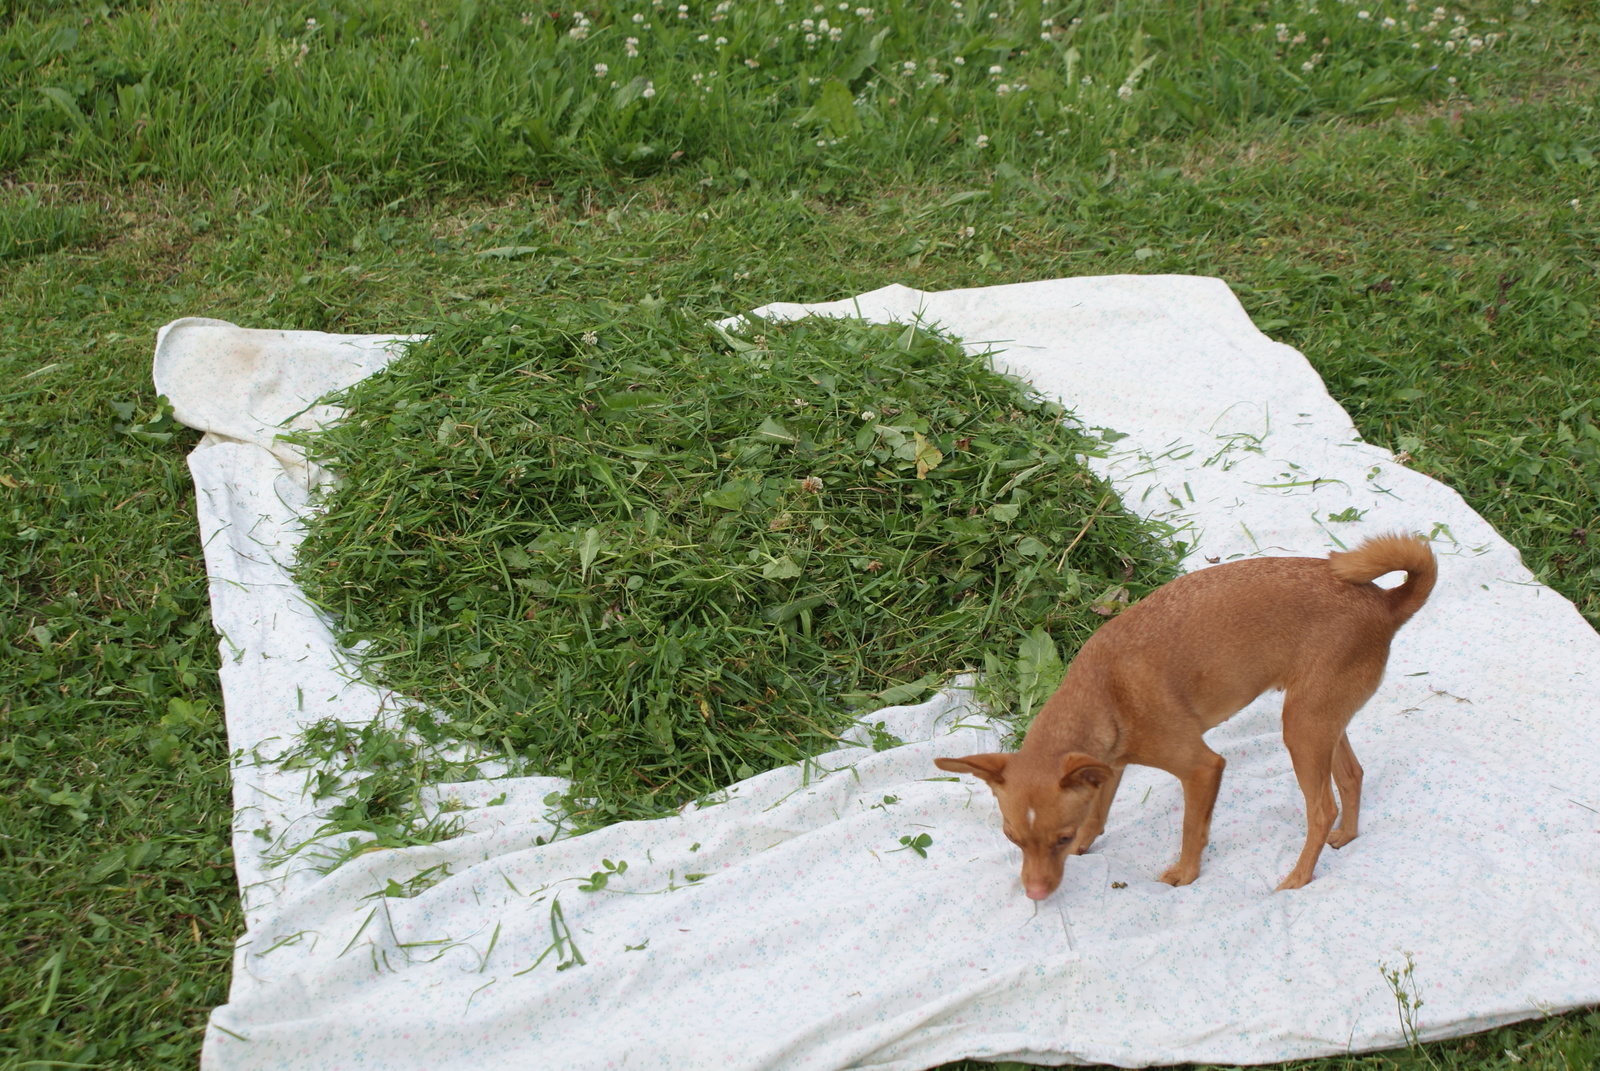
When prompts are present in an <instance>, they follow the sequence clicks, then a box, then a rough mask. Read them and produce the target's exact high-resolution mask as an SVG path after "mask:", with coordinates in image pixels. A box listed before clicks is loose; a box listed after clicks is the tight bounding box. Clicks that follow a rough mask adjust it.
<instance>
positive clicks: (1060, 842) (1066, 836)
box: [1056, 831, 1078, 848]
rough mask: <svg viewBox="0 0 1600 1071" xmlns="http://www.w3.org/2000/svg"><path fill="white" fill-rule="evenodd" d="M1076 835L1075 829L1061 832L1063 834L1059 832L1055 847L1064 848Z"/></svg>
mask: <svg viewBox="0 0 1600 1071" xmlns="http://www.w3.org/2000/svg"><path fill="white" fill-rule="evenodd" d="M1077 835H1078V834H1077V832H1076V831H1074V832H1071V833H1063V834H1061V836H1059V837H1057V838H1056V847H1057V848H1065V847H1066V846H1067V845H1069V844H1071V843H1072V839H1073V838H1074V837H1076V836H1077Z"/></svg>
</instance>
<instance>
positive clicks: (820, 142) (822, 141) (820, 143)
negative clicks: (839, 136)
mask: <svg viewBox="0 0 1600 1071" xmlns="http://www.w3.org/2000/svg"><path fill="white" fill-rule="evenodd" d="M827 147H828V139H827V138H818V139H817V148H819V149H826V148H827Z"/></svg>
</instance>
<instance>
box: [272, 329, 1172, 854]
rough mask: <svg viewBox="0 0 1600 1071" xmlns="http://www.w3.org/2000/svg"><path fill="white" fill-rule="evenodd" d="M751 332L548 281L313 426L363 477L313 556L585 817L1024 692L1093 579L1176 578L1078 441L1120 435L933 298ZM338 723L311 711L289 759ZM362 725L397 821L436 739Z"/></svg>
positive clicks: (436, 686)
mask: <svg viewBox="0 0 1600 1071" xmlns="http://www.w3.org/2000/svg"><path fill="white" fill-rule="evenodd" d="M742 336H743V337H740V336H737V335H732V334H728V333H726V332H721V333H716V334H714V333H713V331H712V330H711V329H709V328H708V327H707V326H706V324H705V323H704V322H703V321H701V320H699V319H697V318H694V317H692V316H684V315H682V314H679V313H675V312H672V311H670V310H667V309H664V308H659V307H656V308H651V307H642V308H635V309H632V310H629V311H628V312H626V313H617V312H612V311H608V310H606V309H604V308H601V307H598V306H594V305H580V304H576V303H573V302H570V301H568V302H561V303H559V304H558V303H545V304H543V305H533V306H529V307H525V308H520V309H518V310H516V311H511V310H507V311H504V312H500V313H497V314H494V315H492V316H485V317H483V318H480V319H477V320H474V321H472V322H471V323H469V324H467V325H462V326H453V327H446V328H443V329H441V330H440V331H439V332H438V333H437V334H435V335H434V337H433V338H431V339H430V340H429V341H428V342H426V343H422V344H419V345H415V346H412V347H410V349H409V351H408V352H407V354H406V355H405V356H403V357H402V358H400V359H399V360H397V361H396V362H395V364H394V365H392V366H391V367H390V369H389V370H387V371H386V372H384V373H382V374H380V375H378V376H375V377H373V378H372V379H370V380H368V381H366V382H364V383H362V384H360V385H358V386H356V387H355V388H353V389H352V390H351V391H349V392H348V394H347V395H345V396H344V397H343V398H342V404H344V405H346V406H348V408H349V417H348V419H346V420H345V421H343V422H342V423H341V424H339V425H338V426H337V427H335V428H334V429H332V430H330V431H328V432H325V433H322V434H319V435H316V436H313V437H311V438H310V439H309V440H308V441H309V446H310V448H311V450H312V451H313V456H315V457H317V458H318V460H319V461H321V462H322V463H323V464H325V465H327V466H328V467H329V468H330V469H331V470H332V471H334V472H335V473H337V474H338V476H339V477H340V482H339V484H338V485H337V489H336V490H335V491H333V492H332V493H331V494H330V495H329V496H328V497H327V500H326V503H325V504H326V510H325V512H323V513H321V514H319V515H318V516H316V517H315V519H314V520H313V522H312V524H311V526H310V530H309V534H308V536H307V538H306V541H305V543H304V544H303V545H302V547H301V551H300V561H299V567H298V570H297V575H298V577H299V579H300V581H301V583H302V585H303V586H304V587H305V589H306V590H307V592H308V594H309V595H310V597H311V598H312V600H313V601H314V602H316V603H317V604H319V605H320V606H322V607H323V608H324V609H325V610H327V611H328V612H329V613H330V614H331V616H332V618H333V620H334V621H335V622H336V623H337V626H338V628H339V629H340V630H341V632H342V634H343V635H342V638H343V639H344V640H345V641H346V642H348V643H352V644H355V643H359V644H360V645H361V647H360V655H359V659H360V662H361V664H362V665H364V666H365V667H366V668H367V669H368V670H369V671H370V672H371V673H372V675H373V676H374V677H375V678H376V679H377V680H379V681H381V682H382V683H384V684H385V685H387V686H389V687H392V688H394V689H396V690H397V691H399V692H400V693H401V694H402V695H404V696H405V697H407V698H408V699H409V700H410V701H411V702H412V703H413V704H424V706H420V707H414V708H413V709H411V710H409V711H407V712H406V714H405V716H404V719H403V728H404V729H405V730H409V731H411V732H412V733H415V734H417V735H418V736H420V738H421V739H422V740H425V741H427V742H428V743H446V742H450V743H454V742H468V743H471V742H476V743H477V744H478V745H479V746H480V747H482V748H485V749H486V750H487V751H488V753H489V754H491V755H496V754H497V755H498V757H501V758H506V759H511V760H512V762H513V763H514V765H516V766H517V767H518V768H531V770H532V771H536V772H540V773H556V774H561V775H564V776H568V777H571V778H573V780H574V787H573V791H572V793H571V799H572V801H574V802H573V803H572V804H571V806H573V807H574V808H575V811H576V813H575V814H574V816H573V817H574V820H575V821H576V822H578V823H579V824H580V825H594V824H599V823H600V822H603V821H610V820H615V819H617V818H632V817H644V816H648V815H655V814H660V813H662V812H663V811H664V810H666V809H669V808H672V807H675V806H677V805H679V804H681V803H683V802H684V801H685V800H687V799H689V798H692V797H696V796H700V795H703V794H705V793H708V792H711V791H713V790H715V789H717V788H720V787H722V786H724V785H726V784H729V783H731V782H733V781H736V780H739V779H742V778H745V777H750V776H752V775H753V774H755V773H756V772H758V771H760V770H764V769H768V768H771V767H773V766H778V765H784V764H787V763H792V762H796V761H799V760H800V759H801V758H803V757H805V756H808V755H813V754H816V753H818V752H820V751H823V750H829V749H831V748H833V747H836V746H837V744H836V743H835V741H836V739H837V733H838V732H839V731H841V730H842V729H844V728H846V727H847V726H848V725H849V724H851V722H852V717H853V715H855V714H857V713H859V712H860V711H862V710H868V711H870V710H871V709H872V708H873V707H876V706H884V705H889V704H892V703H897V702H901V703H903V702H910V701H915V700H917V699H919V698H920V697H921V696H923V695H924V694H926V693H927V692H928V691H929V690H930V689H931V688H932V687H934V686H936V685H937V684H939V683H941V682H942V681H944V680H946V679H947V678H948V676H949V674H950V673H951V672H953V671H959V670H962V669H966V670H969V671H973V670H983V669H985V668H987V669H988V670H989V671H990V672H989V674H988V679H989V680H990V681H991V684H992V687H993V689H994V691H995V695H996V701H997V702H998V703H999V704H1002V705H1003V704H1004V703H1005V702H1006V701H1007V700H1008V699H1015V698H1020V699H1021V702H1022V709H1020V710H1019V711H1018V713H1019V714H1020V715H1022V716H1023V717H1026V716H1027V715H1028V714H1029V713H1030V712H1031V710H1032V709H1034V708H1035V707H1036V705H1037V703H1038V702H1039V701H1040V700H1041V699H1042V698H1043V695H1042V694H1041V691H1042V692H1043V693H1046V694H1047V692H1048V690H1050V689H1051V688H1053V687H1054V684H1055V683H1056V681H1055V680H1054V679H1053V678H1054V677H1056V676H1059V673H1060V668H1061V661H1060V659H1059V656H1058V654H1057V645H1058V644H1063V645H1065V647H1066V649H1067V651H1068V652H1069V656H1070V652H1072V651H1075V650H1076V649H1077V647H1078V646H1079V644H1081V643H1082V642H1083V640H1084V639H1086V638H1087V637H1088V636H1089V634H1090V633H1091V632H1092V631H1093V628H1094V624H1095V623H1096V622H1097V621H1098V620H1100V618H1098V617H1097V616H1096V612H1097V611H1096V607H1097V606H1099V607H1100V608H1101V609H1106V602H1107V601H1108V600H1109V599H1110V597H1111V596H1112V595H1113V593H1115V592H1118V591H1122V590H1124V589H1127V590H1128V591H1130V592H1131V593H1132V594H1133V595H1134V596H1135V597H1137V596H1138V595H1140V594H1142V593H1144V592H1145V591H1148V590H1150V588H1152V587H1154V586H1155V585H1157V584H1160V583H1162V582H1164V581H1166V580H1168V579H1170V578H1171V577H1172V576H1173V575H1175V571H1174V562H1175V559H1174V556H1173V552H1172V550H1171V549H1170V548H1169V547H1167V546H1164V545H1162V544H1161V543H1159V542H1157V540H1156V539H1155V538H1154V537H1153V536H1152V535H1151V534H1149V531H1148V529H1147V527H1146V526H1145V525H1142V524H1141V523H1139V522H1137V521H1135V520H1134V519H1133V518H1131V517H1130V516H1129V515H1128V514H1127V513H1125V512H1124V511H1123V510H1122V509H1121V507H1120V504H1119V503H1118V502H1117V501H1116V498H1115V495H1114V494H1113V493H1112V492H1111V490H1110V488H1109V487H1107V486H1105V485H1104V484H1102V483H1101V482H1100V481H1098V480H1096V479H1095V478H1094V477H1093V476H1091V475H1090V473H1089V472H1088V470H1087V468H1086V467H1085V466H1084V464H1083V460H1082V455H1083V454H1085V453H1089V452H1096V451H1098V450H1099V448H1100V441H1099V440H1098V439H1096V438H1095V437H1093V436H1092V435H1089V434H1087V433H1085V432H1084V431H1082V430H1081V429H1079V428H1077V427H1076V426H1074V425H1073V424H1070V423H1067V422H1064V421H1063V420H1062V411H1061V408H1060V406H1058V405H1056V404H1054V403H1052V402H1048V401H1045V400H1043V399H1040V398H1038V397H1037V396H1034V395H1032V394H1031V393H1030V392H1029V391H1027V390H1026V389H1025V388H1023V387H1022V386H1021V385H1020V384H1019V383H1017V382H1016V381H1014V380H1011V379H1009V378H1007V377H1005V376H1002V375H1000V374H999V373H997V372H995V371H993V370H992V369H991V368H990V367H989V364H988V360H987V357H986V356H985V355H984V354H970V353H968V352H966V351H965V350H964V349H963V347H962V346H961V345H960V344H958V343H956V342H953V341H949V340H947V339H944V338H942V337H940V336H938V335H937V334H934V333H930V332H929V331H927V330H924V329H920V328H918V327H916V326H915V325H904V326H879V325H871V324H865V323H861V322H858V321H831V320H819V321H799V322H796V323H793V324H782V323H760V322H755V323H754V324H752V325H748V330H746V331H743V332H742ZM1097 600H1098V601H1097ZM1019 660H1020V661H1021V662H1023V663H1025V664H1026V666H1027V667H1028V668H1027V681H1026V683H1023V684H1019V683H1018V680H1019V674H1018V673H1017V672H1015V671H1014V670H1015V667H1016V665H1017V663H1018V661H1019ZM1041 661H1042V662H1043V663H1044V669H1043V677H1044V678H1046V679H1044V680H1043V681H1040V680H1039V679H1038V678H1039V677H1040V672H1039V667H1038V666H1036V665H1035V664H1036V663H1039V662H1041ZM1002 682H1007V684H1005V685H1003V684H1002ZM1019 688H1020V695H1019V692H1018V690H1019ZM867 720H868V721H869V722H870V714H868V715H867ZM395 728H396V729H400V728H401V726H396V727H395ZM344 736H345V734H344V733H343V732H341V731H339V730H337V729H332V728H328V727H321V726H318V727H314V728H313V731H312V734H311V736H310V737H309V738H308V740H307V742H306V745H305V747H303V748H302V749H301V750H299V751H297V752H296V756H295V759H296V761H303V759H304V756H305V754H306V748H309V749H311V750H312V751H324V750H325V751H330V752H333V751H334V750H335V749H336V748H337V747H339V746H342V744H343V743H344ZM363 754H364V755H367V756H370V757H372V758H374V759H376V761H373V762H371V763H369V764H368V768H367V769H366V770H360V769H359V767H358V769H357V772H358V774H360V775H363V776H362V779H361V780H360V781H359V782H358V783H357V784H354V785H350V786H337V785H335V784H334V783H332V782H331V781H330V782H329V783H328V784H327V785H326V786H325V790H326V791H327V792H328V793H329V794H330V795H338V796H340V797H341V800H340V802H339V803H338V805H337V806H336V807H335V809H334V812H335V813H334V817H333V820H332V822H331V823H330V827H329V828H330V829H331V830H338V831H352V832H354V831H371V830H373V828H374V827H375V826H377V827H380V828H379V830H378V832H379V836H380V840H379V843H380V844H384V843H390V842H395V843H403V842H404V840H405V834H406V833H407V832H408V830H409V828H410V827H409V824H408V818H409V819H410V820H413V821H414V820H415V819H416V818H417V817H418V816H416V815H415V814H412V815H409V816H408V815H407V813H406V812H405V810H404V807H403V804H404V803H405V801H406V800H407V799H409V798H410V796H411V795H412V794H413V792H412V790H414V787H415V786H414V785H409V784H407V780H408V779H409V777H411V776H415V774H416V773H417V772H418V771H419V767H418V766H417V764H416V762H415V760H414V759H413V758H412V754H411V751H410V750H402V749H393V750H392V751H391V752H387V753H382V754H378V753H375V752H374V751H373V750H372V749H371V748H368V749H365V750H364V751H363ZM420 772H421V773H422V774H423V775H424V776H428V777H437V776H438V775H439V771H437V770H433V769H431V768H429V767H427V766H426V765H424V766H423V767H422V768H421V770H420ZM578 801H581V802H578ZM417 832H418V833H419V834H420V835H421V836H424V837H428V838H432V837H434V836H436V835H437V834H438V830H437V829H436V828H434V827H433V826H431V825H423V827H422V828H421V829H420V830H418V831H417Z"/></svg>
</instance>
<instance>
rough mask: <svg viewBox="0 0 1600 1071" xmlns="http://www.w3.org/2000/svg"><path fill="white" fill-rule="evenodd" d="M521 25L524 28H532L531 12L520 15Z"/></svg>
mask: <svg viewBox="0 0 1600 1071" xmlns="http://www.w3.org/2000/svg"><path fill="white" fill-rule="evenodd" d="M522 25H524V26H532V25H533V12H531V11H524V12H523V13H522Z"/></svg>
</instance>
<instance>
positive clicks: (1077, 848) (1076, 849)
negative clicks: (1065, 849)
mask: <svg viewBox="0 0 1600 1071" xmlns="http://www.w3.org/2000/svg"><path fill="white" fill-rule="evenodd" d="M1125 769H1127V767H1125V766H1118V767H1116V768H1114V769H1113V770H1112V771H1111V779H1110V780H1108V781H1107V782H1106V783H1105V784H1103V785H1101V786H1100V794H1099V795H1097V796H1096V797H1095V798H1094V808H1093V809H1092V810H1091V811H1090V812H1089V817H1088V818H1086V819H1084V822H1083V825H1081V826H1079V827H1078V835H1077V836H1076V837H1075V838H1073V841H1072V854H1073V855H1082V854H1083V853H1084V852H1087V851H1088V850H1089V845H1091V844H1093V843H1094V842H1095V838H1097V837H1099V836H1100V834H1102V833H1104V832H1105V831H1106V816H1107V815H1108V814H1110V813H1111V801H1112V800H1114V799H1116V798H1117V786H1118V785H1120V784H1121V783H1122V771H1123V770H1125Z"/></svg>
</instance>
